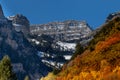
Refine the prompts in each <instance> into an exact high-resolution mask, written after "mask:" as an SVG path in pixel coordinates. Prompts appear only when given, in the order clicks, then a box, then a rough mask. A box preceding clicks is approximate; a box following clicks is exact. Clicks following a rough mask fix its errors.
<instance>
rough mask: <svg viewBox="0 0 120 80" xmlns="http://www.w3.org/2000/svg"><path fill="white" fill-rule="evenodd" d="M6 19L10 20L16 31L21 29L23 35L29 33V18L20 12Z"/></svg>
mask: <svg viewBox="0 0 120 80" xmlns="http://www.w3.org/2000/svg"><path fill="white" fill-rule="evenodd" d="M8 19H9V20H11V21H12V23H13V26H14V27H15V30H16V31H17V32H20V31H22V32H23V33H24V35H25V36H26V35H28V34H29V32H30V28H29V27H30V23H29V20H28V19H27V18H26V17H25V16H23V15H21V14H17V15H15V16H10V17H9V18H8Z"/></svg>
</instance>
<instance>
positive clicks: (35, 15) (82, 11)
mask: <svg viewBox="0 0 120 80" xmlns="http://www.w3.org/2000/svg"><path fill="white" fill-rule="evenodd" d="M0 3H1V5H2V6H3V10H4V13H5V16H10V15H15V14H17V13H19V14H23V15H24V16H26V17H27V18H28V19H29V20H30V22H31V24H43V23H48V22H53V21H64V20H69V19H72V20H73V19H74V20H86V21H87V22H88V24H89V25H90V26H91V27H92V28H96V27H99V26H100V25H101V24H103V23H104V22H105V19H106V17H107V16H108V14H109V13H113V12H117V11H120V0H1V1H0Z"/></svg>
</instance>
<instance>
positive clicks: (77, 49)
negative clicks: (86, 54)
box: [71, 43, 84, 60]
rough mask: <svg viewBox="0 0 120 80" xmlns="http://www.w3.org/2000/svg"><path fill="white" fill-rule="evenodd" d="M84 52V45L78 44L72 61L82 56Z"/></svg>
mask: <svg viewBox="0 0 120 80" xmlns="http://www.w3.org/2000/svg"><path fill="white" fill-rule="evenodd" d="M83 51H84V48H83V47H82V45H81V44H80V43H77V45H76V47H75V53H74V54H73V56H72V58H71V60H72V59H74V58H75V57H76V56H77V55H80V54H82V53H83Z"/></svg>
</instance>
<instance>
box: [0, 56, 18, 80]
mask: <svg viewBox="0 0 120 80" xmlns="http://www.w3.org/2000/svg"><path fill="white" fill-rule="evenodd" d="M0 80H17V78H16V75H15V73H14V72H13V71H12V65H11V61H10V58H9V57H8V56H4V57H3V59H2V60H1V61H0Z"/></svg>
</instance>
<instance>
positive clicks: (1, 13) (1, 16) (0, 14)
mask: <svg viewBox="0 0 120 80" xmlns="http://www.w3.org/2000/svg"><path fill="white" fill-rule="evenodd" d="M3 17H4V13H3V10H2V6H1V5H0V18H3Z"/></svg>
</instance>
